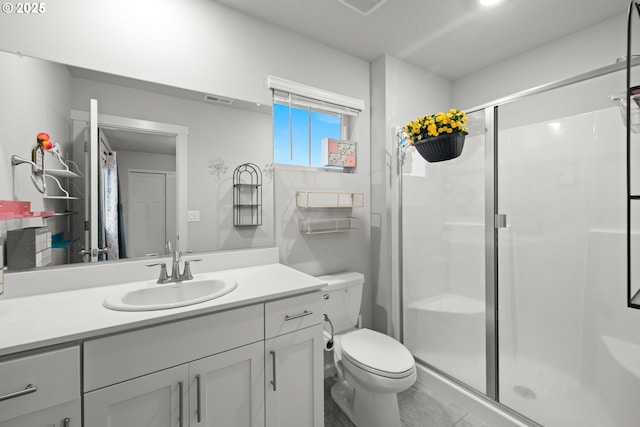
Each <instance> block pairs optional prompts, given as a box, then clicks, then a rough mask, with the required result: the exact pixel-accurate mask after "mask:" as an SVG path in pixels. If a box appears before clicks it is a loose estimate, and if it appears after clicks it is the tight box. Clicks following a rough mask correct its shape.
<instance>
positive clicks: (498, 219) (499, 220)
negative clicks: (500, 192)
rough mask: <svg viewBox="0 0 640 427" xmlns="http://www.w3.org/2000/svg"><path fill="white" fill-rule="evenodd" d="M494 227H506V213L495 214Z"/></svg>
mask: <svg viewBox="0 0 640 427" xmlns="http://www.w3.org/2000/svg"><path fill="white" fill-rule="evenodd" d="M495 227H496V228H507V215H506V214H496V215H495Z"/></svg>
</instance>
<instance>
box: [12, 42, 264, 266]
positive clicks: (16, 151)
mask: <svg viewBox="0 0 640 427" xmlns="http://www.w3.org/2000/svg"><path fill="white" fill-rule="evenodd" d="M159 66H161V65H159ZM0 69H2V70H3V79H2V81H0V93H1V94H2V102H0V181H1V182H2V184H1V185H0V200H5V201H8V200H11V201H28V202H30V203H31V210H32V211H34V212H55V215H53V216H48V217H47V218H44V219H43V218H27V219H1V217H0V239H2V240H5V243H6V248H5V252H6V253H7V258H9V257H12V256H14V255H16V253H15V252H12V248H11V247H10V245H11V242H12V241H13V240H15V236H16V235H20V236H21V238H25V236H23V234H28V233H30V232H31V231H30V230H31V229H32V228H37V229H41V228H42V227H46V229H47V230H48V231H49V232H50V233H51V234H52V236H53V248H52V250H51V260H50V261H49V260H46V259H45V261H44V262H42V261H41V262H40V264H41V265H32V264H30V263H31V262H32V261H30V260H29V259H26V260H25V261H24V263H22V262H16V259H13V264H10V265H9V270H10V271H11V270H19V269H23V268H31V267H34V266H35V267H45V266H46V267H48V266H56V265H61V264H71V263H80V262H90V261H91V260H92V258H93V261H114V260H117V261H121V260H126V259H131V258H140V257H154V256H162V255H164V254H165V253H167V251H168V249H169V247H168V245H167V242H170V243H171V246H172V247H173V248H175V247H176V241H177V240H178V239H177V237H178V236H179V238H180V239H179V241H178V242H177V245H178V246H179V247H180V248H181V249H183V250H189V251H193V252H207V251H217V250H226V249H240V248H251V247H268V246H273V245H274V233H273V180H272V178H273V177H272V174H273V163H272V162H273V144H272V117H271V107H270V106H264V105H256V104H252V103H249V102H245V101H240V100H234V99H228V98H224V97H222V96H218V95H215V94H206V93H201V92H196V91H192V90H182V89H179V88H175V87H168V86H164V85H158V84H154V83H151V82H145V81H140V80H135V79H129V78H126V77H122V76H114V75H109V74H105V73H101V72H98V71H95V70H87V69H82V68H78V67H71V66H67V65H64V64H60V63H55V62H51V61H44V60H40V59H37V58H30V57H24V56H20V55H17V54H14V53H8V52H1V51H0ZM92 100H93V101H92ZM92 107H96V110H95V111H94V110H93V109H92ZM92 119H94V121H95V123H92ZM93 127H95V128H93ZM40 132H45V133H47V134H48V135H49V136H50V140H51V142H52V143H53V144H55V145H54V146H55V148H56V149H55V150H54V151H51V150H49V151H46V152H45V153H43V154H42V159H38V161H39V162H44V170H45V176H44V177H36V182H34V180H32V178H33V170H32V169H33V168H32V166H31V165H30V164H29V163H24V165H23V164H17V165H16V164H12V160H11V159H12V157H13V156H18V157H19V158H20V159H24V160H28V161H32V160H34V158H33V148H34V146H35V144H36V142H37V140H36V136H37V135H38V133H40ZM92 135H93V138H94V139H95V144H97V145H96V146H97V148H98V149H97V151H96V152H95V153H92V145H91V144H92ZM94 148H95V147H94ZM92 156H93V157H92ZM96 158H97V159H96ZM60 160H63V161H64V163H63V164H62V165H61V164H60ZM95 161H97V162H98V166H97V167H96V168H94V169H95V171H97V175H95V174H94V175H93V176H94V178H95V177H96V176H97V178H95V182H93V181H92V179H91V175H92V174H91V173H90V172H91V170H92V168H91V165H92V164H94V163H93V162H95ZM14 163H16V162H14ZM245 163H253V164H255V165H257V166H258V167H259V168H260V171H261V173H262V175H263V177H262V178H263V179H262V183H263V189H262V191H263V193H262V205H263V206H262V215H263V219H262V225H260V226H252V227H234V225H233V215H234V206H233V179H232V177H233V171H234V169H235V168H236V167H238V166H240V165H242V164H245ZM61 168H63V169H64V168H69V169H70V170H71V171H73V172H76V174H71V176H67V175H64V174H63V176H57V177H56V176H53V177H51V176H49V174H48V173H47V169H49V170H51V171H55V170H59V169H61ZM52 175H55V174H52ZM39 179H41V180H43V183H44V184H46V193H44V194H43V193H42V191H41V190H42V188H39V187H40V186H39V185H38V184H39V181H38V180H39ZM92 200H93V201H94V202H96V203H97V205H98V208H97V209H96V208H92V205H91V202H92ZM91 212H93V213H94V214H95V213H96V212H98V213H99V214H98V215H97V217H96V216H95V215H94V216H93V217H92V216H91V215H90V214H91ZM91 218H96V219H93V220H92V219H91ZM92 227H93V228H97V230H98V237H97V238H95V237H93V239H95V240H92V241H91V245H92V247H87V235H88V234H89V233H91V232H92V231H91V230H92ZM22 230H27V231H28V233H23V232H22ZM93 241H95V244H93ZM14 249H15V247H14ZM92 249H98V250H99V251H98V253H94V254H93V255H94V256H93V257H92V254H91V253H89V252H90V251H91V250H92ZM28 255H29V254H27V255H24V256H27V258H28ZM20 256H23V255H20ZM14 258H15V257H14ZM18 261H20V258H18Z"/></svg>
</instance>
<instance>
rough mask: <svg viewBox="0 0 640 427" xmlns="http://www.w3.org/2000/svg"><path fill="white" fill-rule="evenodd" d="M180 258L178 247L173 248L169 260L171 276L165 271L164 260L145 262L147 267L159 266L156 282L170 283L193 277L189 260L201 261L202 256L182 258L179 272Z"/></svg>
mask: <svg viewBox="0 0 640 427" xmlns="http://www.w3.org/2000/svg"><path fill="white" fill-rule="evenodd" d="M181 260H182V254H181V253H180V251H179V250H178V249H174V250H173V258H172V260H171V276H169V273H168V272H167V264H166V263H164V262H152V263H149V264H146V266H147V267H153V266H156V265H159V266H160V276H159V277H158V281H157V282H156V283H158V284H164V283H170V282H182V281H185V280H191V279H193V274H192V273H191V262H193V261H202V258H190V259H185V260H184V270H183V272H182V273H180V261H181Z"/></svg>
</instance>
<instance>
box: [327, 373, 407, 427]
mask: <svg viewBox="0 0 640 427" xmlns="http://www.w3.org/2000/svg"><path fill="white" fill-rule="evenodd" d="M356 393H357V396H356ZM331 398H332V399H333V401H334V402H335V403H336V405H338V407H339V408H340V409H341V410H342V412H344V413H345V415H346V416H347V417H348V418H349V420H350V421H351V422H352V423H353V424H354V425H355V426H356V427H400V424H401V423H400V409H399V407H398V395H397V394H396V393H372V392H370V391H368V390H365V389H362V388H359V389H358V390H355V389H354V388H353V387H351V385H349V384H348V383H347V382H346V381H338V382H337V383H335V384H334V385H333V387H331Z"/></svg>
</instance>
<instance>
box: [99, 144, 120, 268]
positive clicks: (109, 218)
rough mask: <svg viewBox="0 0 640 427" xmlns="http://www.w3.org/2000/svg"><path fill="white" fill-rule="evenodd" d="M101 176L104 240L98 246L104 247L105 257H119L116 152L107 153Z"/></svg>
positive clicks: (101, 233) (111, 258) (101, 229)
mask: <svg viewBox="0 0 640 427" xmlns="http://www.w3.org/2000/svg"><path fill="white" fill-rule="evenodd" d="M101 172H102V174H101V175H102V176H101V180H100V181H101V183H102V184H103V185H102V186H101V191H100V193H101V197H100V199H101V201H102V208H101V210H100V211H101V213H102V215H101V217H102V218H103V220H102V224H101V227H100V233H99V235H100V237H103V239H104V241H103V242H101V246H100V247H106V248H107V253H106V259H108V260H113V259H119V258H120V243H119V234H120V222H121V221H120V209H119V203H118V202H119V196H118V194H119V192H118V164H117V161H116V153H108V154H107V156H106V158H105V161H104V165H103V168H102V171H101Z"/></svg>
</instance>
